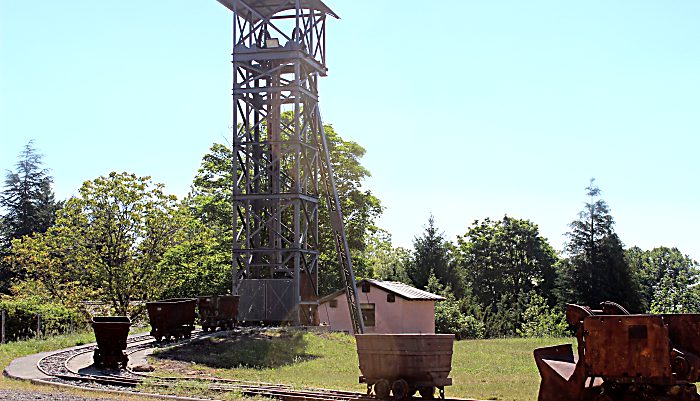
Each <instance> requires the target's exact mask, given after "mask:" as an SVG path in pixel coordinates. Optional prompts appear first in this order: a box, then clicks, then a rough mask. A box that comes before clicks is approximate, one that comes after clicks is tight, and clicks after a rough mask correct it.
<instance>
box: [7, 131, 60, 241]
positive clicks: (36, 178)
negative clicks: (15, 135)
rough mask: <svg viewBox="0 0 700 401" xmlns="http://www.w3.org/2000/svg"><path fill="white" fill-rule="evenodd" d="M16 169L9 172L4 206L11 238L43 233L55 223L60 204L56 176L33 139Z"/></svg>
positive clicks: (23, 152) (26, 147) (21, 156)
mask: <svg viewBox="0 0 700 401" xmlns="http://www.w3.org/2000/svg"><path fill="white" fill-rule="evenodd" d="M15 166H16V171H14V172H13V171H8V172H7V175H6V177H5V188H4V190H3V192H2V195H0V207H2V208H4V209H5V210H6V211H7V212H6V213H5V215H4V216H3V222H4V224H5V226H6V228H7V230H8V232H9V236H10V237H11V238H21V237H23V236H25V235H29V234H33V233H37V232H38V233H43V232H46V230H47V229H48V228H49V227H50V226H51V225H52V224H53V222H54V219H55V216H56V210H57V208H58V207H59V206H60V205H59V204H58V203H57V202H56V200H55V197H54V193H53V190H52V189H51V185H52V184H53V177H51V176H50V175H49V170H48V169H45V168H42V155H41V154H39V153H37V151H36V149H35V148H34V147H33V142H32V141H30V142H29V143H27V144H26V145H25V146H24V150H23V151H22V152H21V153H20V155H19V160H18V161H17V164H16V165H15Z"/></svg>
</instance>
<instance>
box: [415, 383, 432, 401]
mask: <svg viewBox="0 0 700 401" xmlns="http://www.w3.org/2000/svg"><path fill="white" fill-rule="evenodd" d="M418 393H419V394H420V396H421V397H422V398H423V399H426V400H432V399H433V398H435V387H432V386H428V387H421V388H419V389H418Z"/></svg>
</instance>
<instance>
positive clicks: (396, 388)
mask: <svg viewBox="0 0 700 401" xmlns="http://www.w3.org/2000/svg"><path fill="white" fill-rule="evenodd" d="M391 392H392V393H394V400H403V399H406V398H407V397H408V396H409V394H408V382H407V381H406V380H404V379H399V380H397V381H395V382H394V384H392V385H391Z"/></svg>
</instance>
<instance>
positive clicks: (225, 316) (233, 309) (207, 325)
mask: <svg viewBox="0 0 700 401" xmlns="http://www.w3.org/2000/svg"><path fill="white" fill-rule="evenodd" d="M238 299H239V297H238V295H209V296H203V297H198V298H197V309H198V310H199V319H200V324H201V325H202V330H204V331H210V330H211V331H214V330H216V328H217V327H218V328H221V329H222V330H226V329H232V328H233V327H234V326H235V325H236V322H237V317H238Z"/></svg>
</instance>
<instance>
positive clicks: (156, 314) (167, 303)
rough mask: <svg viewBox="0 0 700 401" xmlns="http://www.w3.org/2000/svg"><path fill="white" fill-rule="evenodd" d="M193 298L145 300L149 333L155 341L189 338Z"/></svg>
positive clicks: (192, 327)
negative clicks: (149, 326)
mask: <svg viewBox="0 0 700 401" xmlns="http://www.w3.org/2000/svg"><path fill="white" fill-rule="evenodd" d="M196 306H197V300H196V299H195V298H173V299H165V300H162V301H156V302H147V303H146V308H147V309H148V319H149V320H150V323H151V335H152V336H153V337H155V339H156V341H163V340H166V341H167V340H169V339H170V338H171V337H172V338H173V339H175V340H177V339H180V338H189V337H190V336H191V335H192V330H194V318H195V311H194V310H195V307H196Z"/></svg>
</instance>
